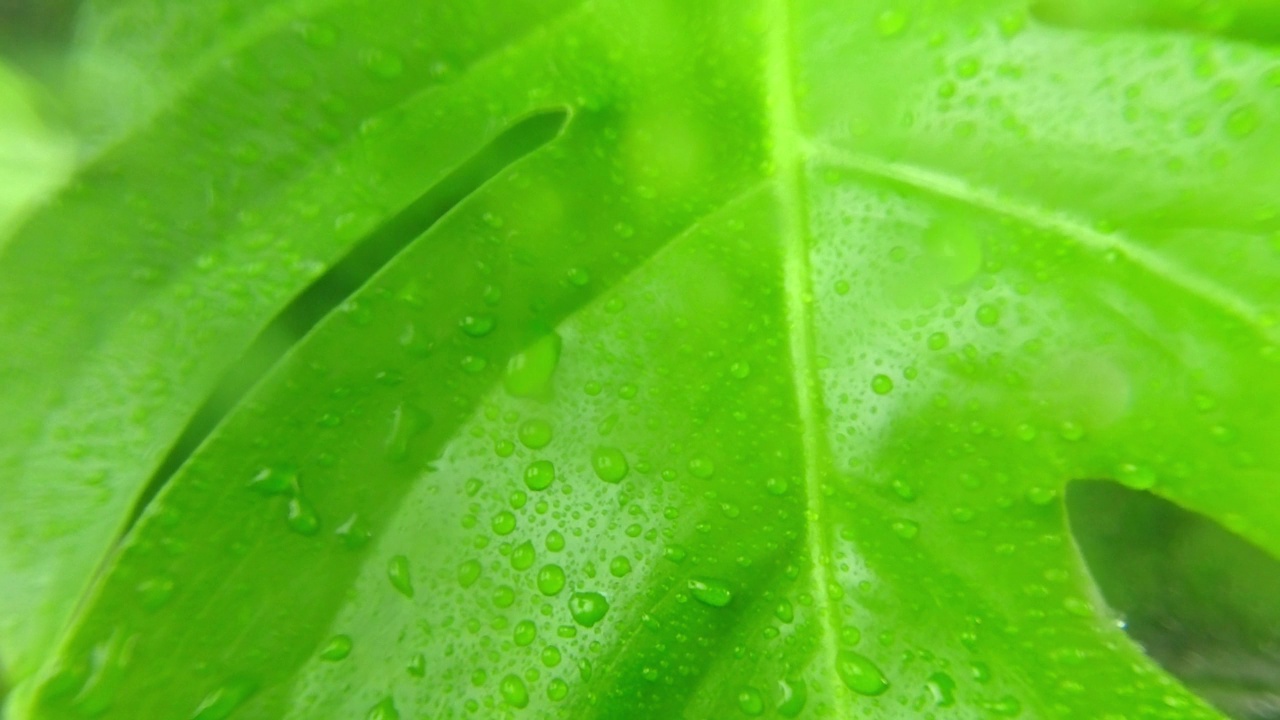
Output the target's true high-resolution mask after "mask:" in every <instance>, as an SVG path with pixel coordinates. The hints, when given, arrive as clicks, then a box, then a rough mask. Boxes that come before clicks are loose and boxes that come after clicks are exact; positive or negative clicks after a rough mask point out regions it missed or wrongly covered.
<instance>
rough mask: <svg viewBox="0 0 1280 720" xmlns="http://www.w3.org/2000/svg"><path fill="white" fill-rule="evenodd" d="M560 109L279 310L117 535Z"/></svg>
mask: <svg viewBox="0 0 1280 720" xmlns="http://www.w3.org/2000/svg"><path fill="white" fill-rule="evenodd" d="M568 119H569V112H568V110H566V109H564V108H555V109H548V110H543V111H540V112H537V113H534V114H531V115H528V116H526V117H524V118H523V119H521V120H519V121H517V122H516V123H514V124H513V125H512V126H511V127H509V128H507V129H506V130H504V131H503V132H502V133H500V134H499V135H498V136H496V137H495V138H494V139H493V140H491V141H490V142H489V143H488V144H487V145H485V146H484V147H483V148H481V149H480V150H479V151H478V152H477V153H476V154H474V155H472V156H471V157H470V158H469V159H468V160H466V161H465V162H463V163H462V164H461V165H459V166H458V167H457V168H455V169H454V170H453V171H452V172H451V173H449V175H447V176H446V177H445V178H444V179H443V180H441V181H440V182H439V183H437V184H436V185H434V186H433V187H431V188H430V189H429V190H427V191H426V192H425V193H423V194H422V195H421V196H419V197H418V198H417V199H416V200H414V201H413V202H412V203H410V204H409V205H408V206H406V207H405V208H404V209H403V210H402V211H400V212H399V213H398V214H396V215H395V216H393V217H391V218H390V219H388V220H387V221H386V222H385V223H383V224H382V225H381V226H380V227H379V228H378V229H377V230H374V231H373V232H372V233H370V234H369V235H368V236H367V237H365V238H364V239H362V240H360V241H359V242H358V243H356V245H355V246H353V247H352V248H351V250H350V251H348V252H347V254H346V256H345V257H343V258H342V259H341V260H340V261H338V262H337V263H336V264H334V265H333V266H332V267H330V268H329V270H328V271H327V272H325V273H324V274H323V275H321V276H320V277H318V278H317V279H316V280H315V281H314V282H312V283H311V285H310V286H308V287H307V288H306V289H305V290H303V291H302V292H301V293H300V294H299V295H298V296H297V297H295V298H294V299H293V301H292V302H290V303H289V304H288V305H287V306H285V308H284V309H283V310H281V311H280V312H279V313H278V314H277V315H276V317H275V319H273V320H272V321H271V323H270V324H268V325H267V326H266V328H264V329H263V330H262V332H261V333H259V335H258V337H257V339H256V340H254V342H253V343H252V344H251V345H250V346H249V348H248V349H247V350H245V352H244V354H242V355H241V356H240V358H239V359H238V360H236V361H235V362H234V363H232V364H231V365H230V366H229V367H228V368H227V370H226V371H225V372H224V374H223V376H222V379H221V380H220V381H219V383H218V384H217V386H216V387H215V388H214V390H213V391H212V392H211V393H210V395H209V396H208V398H207V399H206V400H205V402H204V403H203V404H202V405H201V406H200V408H199V409H198V410H196V412H195V413H194V414H193V415H192V416H191V419H190V420H189V421H188V422H187V425H186V427H185V428H183V431H182V433H181V434H180V435H179V436H178V439H177V440H176V441H175V442H174V443H173V445H172V446H171V448H170V450H169V452H168V454H167V455H166V456H165V458H164V460H163V461H162V462H161V463H160V465H159V467H158V468H157V469H156V471H155V473H153V474H152V476H151V478H150V479H149V480H148V482H147V485H146V487H145V488H144V490H143V491H142V493H141V494H140V495H139V496H138V499H137V501H136V502H135V504H134V507H133V512H132V513H131V515H130V518H129V523H128V525H127V526H126V527H125V530H124V532H128V530H129V528H132V527H133V525H134V523H136V522H137V520H138V518H139V516H141V514H142V512H143V511H144V510H145V509H146V508H147V506H148V505H149V504H150V503H151V501H152V500H153V499H154V498H155V497H156V495H157V494H158V493H159V492H160V490H161V489H162V488H163V487H164V486H165V484H166V483H167V482H168V481H169V478H171V477H172V476H173V475H174V473H176V472H177V471H178V469H179V468H181V467H182V466H183V464H184V463H186V461H187V459H188V458H189V457H190V456H191V455H192V453H194V452H195V451H196V449H197V448H198V447H199V446H200V444H201V443H203V442H204V440H205V439H206V438H207V437H208V436H209V435H210V434H211V433H212V432H213V431H214V429H215V428H217V426H218V424H219V423H221V422H222V419H223V418H224V417H226V416H227V415H228V414H229V413H230V412H231V411H232V410H233V409H234V408H235V407H236V406H237V405H239V404H240V401H241V400H242V399H243V398H244V397H245V395H246V394H247V393H248V392H249V391H250V390H251V389H252V388H253V387H254V386H255V385H256V384H257V383H258V381H259V380H261V379H262V378H263V377H264V376H266V374H267V373H268V372H270V371H271V369H272V368H273V367H275V365H276V363H277V362H279V360H280V359H281V357H283V356H284V355H285V354H286V353H287V352H288V351H289V350H290V349H291V348H292V347H293V346H294V345H296V344H297V342H298V341H299V340H301V339H302V337H303V336H304V335H306V334H307V333H308V332H309V331H310V330H311V329H312V328H313V327H315V326H316V324H318V323H319V322H320V321H321V320H322V319H323V318H324V317H325V316H326V315H328V314H329V313H331V312H332V311H333V310H334V309H335V308H337V307H338V305H340V304H341V303H342V302H343V301H345V300H346V299H347V298H348V297H350V296H351V295H352V294H353V293H354V292H355V291H356V290H358V289H359V288H360V287H361V286H363V285H364V284H365V283H366V282H367V281H368V280H369V279H370V278H371V277H373V276H374V275H375V274H376V273H377V272H378V271H379V270H381V269H382V268H383V267H384V266H386V265H387V264H388V263H389V262H391V260H392V259H393V258H395V256H396V255H398V254H399V253H400V252H401V251H402V250H404V249H405V248H406V247H407V246H408V245H409V243H411V242H412V241H413V240H414V239H415V238H417V237H419V236H421V235H422V234H423V233H425V232H426V231H427V230H428V229H430V228H431V227H432V226H433V225H434V224H435V223H436V222H438V221H439V220H440V219H441V218H442V217H444V215H445V214H446V213H448V212H449V210H450V209H452V208H453V207H454V206H456V205H458V204H459V203H460V202H462V201H463V200H464V199H465V198H466V197H467V196H469V195H471V194H472V193H474V192H475V191H476V190H478V189H479V188H480V187H481V186H483V185H484V184H485V183H487V182H488V181H489V180H491V179H492V178H494V177H495V176H497V175H498V174H499V173H501V172H502V171H503V170H505V169H506V168H508V167H510V166H511V165H513V164H514V163H516V162H518V161H519V160H521V159H522V158H524V157H526V156H528V155H529V154H531V153H533V152H534V151H536V150H537V149H538V148H540V147H542V146H544V145H546V144H547V143H549V142H551V141H552V140H554V139H555V138H556V137H558V136H559V135H560V134H561V133H562V132H563V131H564V128H565V126H566V125H567V122H568Z"/></svg>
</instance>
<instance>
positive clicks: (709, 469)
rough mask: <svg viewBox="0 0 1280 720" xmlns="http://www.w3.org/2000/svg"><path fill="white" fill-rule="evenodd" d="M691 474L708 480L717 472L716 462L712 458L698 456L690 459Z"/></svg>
mask: <svg viewBox="0 0 1280 720" xmlns="http://www.w3.org/2000/svg"><path fill="white" fill-rule="evenodd" d="M689 474H690V475H692V476H694V477H696V478H699V479H701V480H706V479H707V478H709V477H711V476H712V475H715V474H716V464H715V463H713V462H711V459H710V458H704V457H697V458H694V459H692V460H690V461H689Z"/></svg>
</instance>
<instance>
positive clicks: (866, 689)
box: [836, 650, 889, 695]
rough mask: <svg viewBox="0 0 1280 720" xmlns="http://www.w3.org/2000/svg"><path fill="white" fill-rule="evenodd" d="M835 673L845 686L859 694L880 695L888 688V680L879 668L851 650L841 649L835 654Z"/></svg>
mask: <svg viewBox="0 0 1280 720" xmlns="http://www.w3.org/2000/svg"><path fill="white" fill-rule="evenodd" d="M836 674H837V675H839V676H840V681H841V682H843V683H844V684H845V687H847V688H849V689H850V690H852V691H854V692H856V693H858V694H859V695H880V694H881V693H883V692H884V691H885V690H888V689H889V681H888V680H886V679H885V677H884V673H882V672H880V668H879V667H876V664H875V663H873V662H871V660H869V659H867V658H866V657H865V656H863V655H861V654H859V653H856V652H854V651H852V650H843V651H841V652H840V654H839V655H837V656H836Z"/></svg>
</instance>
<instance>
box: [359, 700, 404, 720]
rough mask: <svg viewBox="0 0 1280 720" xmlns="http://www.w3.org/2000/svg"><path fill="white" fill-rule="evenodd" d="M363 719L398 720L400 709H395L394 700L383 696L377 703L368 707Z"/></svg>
mask: <svg viewBox="0 0 1280 720" xmlns="http://www.w3.org/2000/svg"><path fill="white" fill-rule="evenodd" d="M364 718H365V720H400V711H399V710H397V709H396V701H395V700H393V699H391V698H390V697H385V698H383V699H382V701H381V702H379V703H378V704H377V705H374V706H373V707H371V708H369V712H368V714H366V715H365V716H364Z"/></svg>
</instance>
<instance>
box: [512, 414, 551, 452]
mask: <svg viewBox="0 0 1280 720" xmlns="http://www.w3.org/2000/svg"><path fill="white" fill-rule="evenodd" d="M519 437H520V442H522V443H524V446H525V447H527V448H529V449H530V450H541V449H542V448H544V447H546V446H547V445H549V444H551V423H549V422H547V421H546V420H529V421H527V422H525V423H524V424H522V425H521V426H520V431H519Z"/></svg>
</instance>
